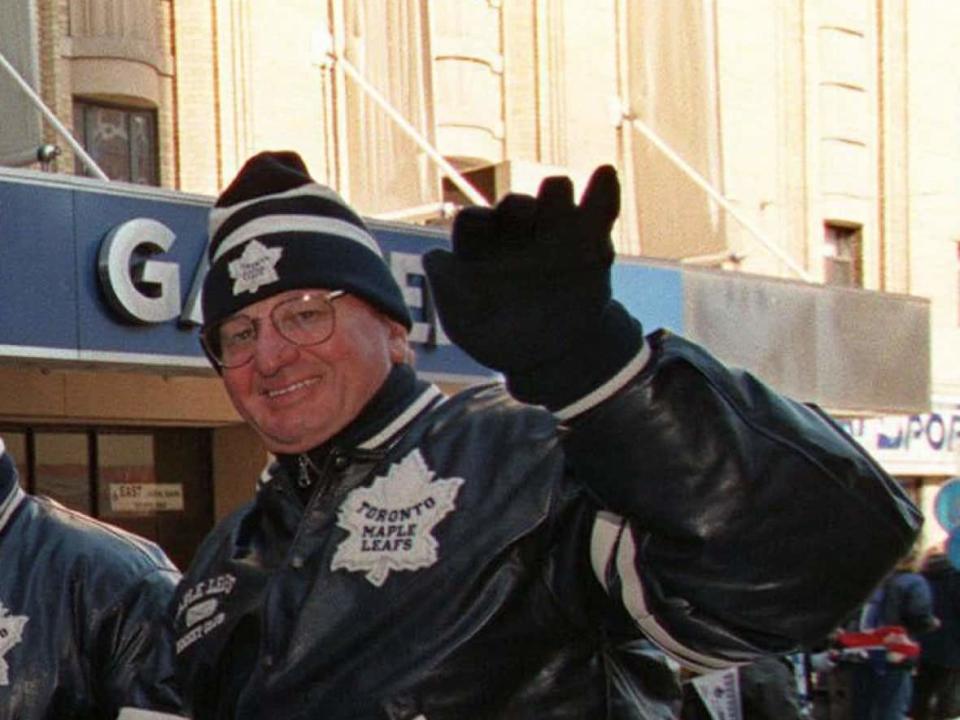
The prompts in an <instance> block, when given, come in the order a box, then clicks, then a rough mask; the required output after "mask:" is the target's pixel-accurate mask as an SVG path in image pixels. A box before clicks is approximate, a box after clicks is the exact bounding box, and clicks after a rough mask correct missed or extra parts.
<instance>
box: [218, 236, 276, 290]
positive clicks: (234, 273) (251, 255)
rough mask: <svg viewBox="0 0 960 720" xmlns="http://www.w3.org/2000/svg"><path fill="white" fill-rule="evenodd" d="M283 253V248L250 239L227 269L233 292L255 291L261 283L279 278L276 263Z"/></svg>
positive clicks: (264, 283)
mask: <svg viewBox="0 0 960 720" xmlns="http://www.w3.org/2000/svg"><path fill="white" fill-rule="evenodd" d="M282 254H283V248H268V247H267V246H266V245H264V244H263V243H261V242H259V241H257V240H251V241H250V242H248V243H247V246H246V247H245V248H244V249H243V253H242V254H241V255H240V257H238V258H237V259H236V260H234V261H233V262H231V263H230V264H229V265H228V266H227V269H228V270H229V271H230V277H232V278H233V279H234V280H235V281H236V282H234V283H233V294H234V295H239V294H240V293H242V292H251V293H255V292H256V291H257V290H259V289H260V286H261V285H269V284H270V283H272V282H276V281H277V280H279V279H280V276H279V275H277V270H276V267H277V263H278V262H279V261H280V256H281V255H282Z"/></svg>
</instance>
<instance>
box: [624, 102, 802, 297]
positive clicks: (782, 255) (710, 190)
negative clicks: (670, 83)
mask: <svg viewBox="0 0 960 720" xmlns="http://www.w3.org/2000/svg"><path fill="white" fill-rule="evenodd" d="M624 119H625V120H628V121H629V122H630V124H631V125H632V126H633V127H634V129H636V130H637V132H639V133H640V134H641V135H643V136H644V137H645V138H647V140H649V141H650V142H652V143H653V144H654V145H655V146H656V147H657V149H658V150H660V152H662V153H663V154H664V155H666V156H667V158H669V159H670V161H671V162H673V164H674V165H676V166H677V167H679V168H680V169H681V170H682V171H683V172H684V173H686V174H687V176H688V177H689V178H690V179H691V180H693V181H694V182H695V183H696V184H697V185H699V186H700V188H701V189H703V191H704V192H706V193H707V195H709V196H710V197H711V198H713V199H714V200H715V201H716V202H717V203H718V204H719V205H720V206H721V207H723V208H724V209H725V210H726V211H727V212H729V213H730V214H731V215H733V217H734V218H736V219H737V221H739V222H740V224H741V225H743V226H744V227H745V228H746V229H747V231H749V233H750V234H751V235H753V236H754V237H755V238H756V239H757V240H759V241H760V243H761V244H762V245H763V246H764V247H766V248H767V249H768V250H769V251H770V252H772V253H773V254H774V255H776V256H777V257H778V258H779V259H780V260H782V261H783V263H784V264H785V265H786V266H787V267H788V268H790V269H791V270H793V271H794V272H795V273H796V274H797V275H798V276H799V277H800V278H801V279H803V280H806V281H807V282H814V280H813V277H811V276H810V274H809V273H808V272H807V271H806V270H804V269H803V268H802V267H801V266H800V265H799V264H798V263H797V262H796V261H795V260H794V259H793V258H792V257H790V256H789V255H787V254H786V252H784V250H783V249H781V248H780V247H778V246H777V245H775V244H773V243H772V242H770V241H769V240H767V238H766V237H765V236H764V235H763V233H762V232H761V231H760V230H759V228H757V227H756V226H755V225H754V224H753V223H752V222H750V220H748V219H747V218H746V217H744V216H743V215H742V214H741V212H740V211H739V210H738V209H737V208H736V207H735V206H734V205H732V204H731V203H730V201H729V200H727V199H726V198H725V197H724V196H723V195H721V194H720V193H719V192H717V190H716V189H715V188H714V187H713V186H712V185H711V184H710V183H709V182H707V180H706V179H705V178H704V177H703V176H702V175H700V173H698V172H697V171H696V170H694V169H693V168H692V167H690V165H688V164H687V163H686V162H685V161H684V159H683V158H682V157H680V156H679V155H678V154H677V153H676V152H674V150H673V148H671V147H670V146H669V145H667V144H666V143H665V142H664V141H663V140H662V139H660V136H659V135H657V134H656V133H655V132H654V131H653V130H652V129H651V128H650V126H649V125H647V124H646V123H644V122H643V121H642V120H640V119H639V118H636V117H632V116H629V115H626V116H624Z"/></svg>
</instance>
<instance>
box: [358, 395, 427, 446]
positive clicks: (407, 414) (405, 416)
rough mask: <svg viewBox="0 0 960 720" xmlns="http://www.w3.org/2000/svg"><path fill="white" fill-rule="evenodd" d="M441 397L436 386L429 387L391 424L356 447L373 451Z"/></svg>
mask: <svg viewBox="0 0 960 720" xmlns="http://www.w3.org/2000/svg"><path fill="white" fill-rule="evenodd" d="M441 396H443V393H442V392H441V391H440V388H438V387H437V386H436V385H431V386H429V387H428V388H427V389H426V390H424V391H423V393H421V395H420V397H418V398H417V399H416V400H414V401H413V402H412V403H410V405H409V407H407V409H406V410H404V411H403V412H402V413H401V414H400V415H398V416H397V417H396V418H395V419H394V421H393V422H391V423H390V424H389V425H387V426H386V427H385V428H384V429H383V430H381V431H380V432H378V433H377V434H376V435H374V436H373V437H371V438H368V439H367V440H365V441H364V442H362V443H360V445H359V446H358V447H359V448H360V449H361V450H373V449H374V448H377V447H379V446H380V445H382V444H383V443H385V442H386V441H387V440H389V439H390V438H391V437H393V436H394V435H396V434H397V433H398V432H399V431H400V429H401V428H403V427H404V426H405V425H407V424H408V423H409V422H410V421H411V420H413V418H415V417H416V416H417V415H419V414H420V413H421V411H422V410H423V409H424V408H425V407H427V406H428V405H429V404H430V403H432V402H433V401H434V400H435V399H437V398H438V397H441Z"/></svg>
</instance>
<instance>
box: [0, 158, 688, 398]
mask: <svg viewBox="0 0 960 720" xmlns="http://www.w3.org/2000/svg"><path fill="white" fill-rule="evenodd" d="M210 204H211V199H210V198H206V197H201V196H191V195H187V194H185V193H176V192H172V191H167V190H161V189H159V188H143V187H139V186H132V185H127V184H124V183H101V182H99V181H93V180H89V179H85V178H74V177H71V176H64V175H49V174H46V173H38V172H24V171H21V172H12V171H9V170H3V169H0V307H3V317H2V327H0V357H3V356H6V357H13V358H18V359H19V358H28V359H33V360H43V361H61V360H62V361H66V362H72V363H78V362H79V363H82V364H84V365H89V364H97V363H116V364H122V365H126V366H132V367H140V368H144V369H147V370H153V371H161V372H169V371H171V370H173V371H177V370H186V369H192V370H194V371H197V370H200V371H207V370H210V368H209V363H208V361H207V359H206V357H205V356H204V355H203V352H202V351H201V349H200V344H199V342H198V338H197V328H196V326H197V325H198V324H199V323H201V322H202V317H201V309H200V308H201V303H200V288H201V286H202V283H203V278H204V275H205V274H206V271H207V265H206V258H205V252H204V251H205V248H206V242H207V231H206V228H207V214H208V212H209V208H210ZM370 228H371V231H372V232H373V234H374V235H375V236H376V238H377V240H378V242H379V243H380V245H381V247H382V248H383V251H384V255H385V257H386V260H387V262H388V264H389V266H390V269H391V271H392V272H393V275H394V277H395V278H396V280H397V283H398V284H399V285H400V288H401V290H402V291H403V294H404V298H405V299H406V301H407V304H408V306H409V307H410V311H411V315H412V317H413V321H414V325H413V328H412V331H411V334H410V338H411V341H412V344H413V349H414V351H415V354H416V366H417V369H418V370H419V371H420V372H421V373H422V374H423V375H424V376H425V377H427V378H430V379H434V380H450V381H454V382H472V381H476V380H480V379H486V378H490V377H491V376H493V375H494V373H493V372H492V371H491V370H489V369H488V368H485V367H483V366H482V365H480V364H478V363H476V362H475V361H474V360H473V359H472V358H470V357H469V356H468V355H467V354H466V353H464V352H463V351H462V350H460V349H459V348H458V347H456V346H455V345H453V344H452V343H451V342H450V340H449V338H448V337H447V336H446V334H445V333H444V331H443V328H442V327H441V325H440V322H439V320H438V318H437V314H436V311H435V309H434V307H433V304H432V301H431V297H430V293H429V290H428V286H427V282H426V276H425V273H424V269H423V262H422V257H423V254H424V253H425V252H426V251H427V250H430V249H432V248H435V247H443V246H446V245H447V244H448V242H449V238H448V235H447V233H446V232H445V231H440V230H437V229H431V228H424V227H420V226H415V225H402V224H399V223H378V222H376V221H374V222H371V223H370ZM613 287H614V295H615V296H616V297H618V298H619V299H621V301H622V302H623V303H624V304H625V305H626V306H627V307H628V308H629V309H630V310H631V311H632V312H633V313H634V314H635V315H636V316H637V317H639V318H640V319H641V320H642V321H643V322H644V325H645V326H646V327H647V328H648V329H653V328H655V327H668V328H671V329H673V330H675V331H677V332H681V333H682V332H683V326H682V324H683V309H682V299H683V292H682V280H681V275H680V272H679V270H677V269H676V268H663V267H654V266H647V265H644V264H641V263H617V264H616V266H615V267H614V269H613ZM211 372H212V371H211Z"/></svg>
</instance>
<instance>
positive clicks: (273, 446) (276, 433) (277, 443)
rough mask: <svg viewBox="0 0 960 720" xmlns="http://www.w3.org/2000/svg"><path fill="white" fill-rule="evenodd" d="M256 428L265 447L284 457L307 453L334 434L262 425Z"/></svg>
mask: <svg viewBox="0 0 960 720" xmlns="http://www.w3.org/2000/svg"><path fill="white" fill-rule="evenodd" d="M254 427H255V428H256V430H257V433H258V434H259V435H260V439H261V440H262V441H263V444H264V446H265V447H266V448H267V450H269V451H270V452H272V453H274V454H275V455H276V454H278V453H279V454H282V455H295V454H297V453H302V452H307V451H308V450H312V449H313V448H315V447H316V446H317V445H322V444H323V443H324V442H326V441H327V440H328V439H329V438H330V436H331V434H332V433H325V434H324V433H319V432H312V433H306V432H303V431H300V432H294V431H291V430H289V429H285V428H281V427H267V426H262V425H254Z"/></svg>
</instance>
